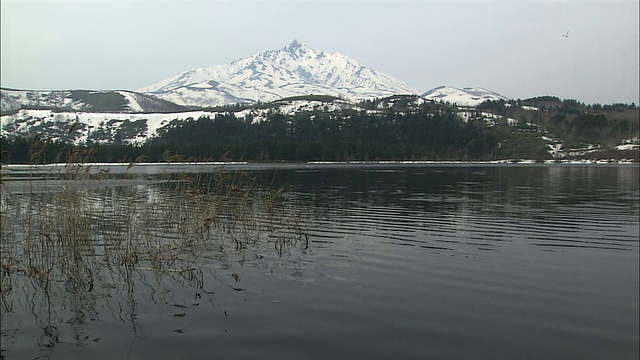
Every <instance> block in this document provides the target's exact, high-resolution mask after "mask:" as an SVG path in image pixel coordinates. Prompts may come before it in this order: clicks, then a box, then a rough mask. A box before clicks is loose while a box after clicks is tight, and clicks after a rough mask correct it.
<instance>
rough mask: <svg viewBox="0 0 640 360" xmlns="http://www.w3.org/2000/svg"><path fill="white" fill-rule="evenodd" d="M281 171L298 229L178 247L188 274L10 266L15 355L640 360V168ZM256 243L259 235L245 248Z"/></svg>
mask: <svg viewBox="0 0 640 360" xmlns="http://www.w3.org/2000/svg"><path fill="white" fill-rule="evenodd" d="M261 179H263V181H265V183H268V185H269V186H270V188H272V189H277V188H278V187H279V186H280V185H284V191H283V192H282V194H281V195H280V196H281V197H280V198H279V200H278V203H277V206H276V207H275V208H274V209H271V210H270V211H272V212H270V214H271V216H275V217H278V218H281V219H286V221H284V222H283V224H284V225H282V224H280V227H279V230H277V231H275V230H273V229H271V230H269V224H268V221H267V220H261V221H259V222H260V223H261V224H262V225H264V227H262V226H252V227H251V228H250V229H245V230H233V229H239V228H231V227H230V225H229V227H224V228H223V229H222V231H221V233H222V234H227V235H226V237H224V236H221V238H220V240H217V241H213V242H211V241H210V240H209V242H203V243H200V244H199V245H194V246H192V247H185V248H184V249H182V248H178V247H176V248H175V249H172V250H171V251H173V254H174V256H175V257H176V258H177V259H178V261H177V262H178V263H179V264H180V265H179V266H177V265H176V266H175V267H173V268H171V267H169V268H167V267H164V268H163V269H165V271H158V269H154V268H152V267H150V266H148V265H145V266H140V264H141V263H137V264H138V265H136V266H126V265H123V266H118V265H117V262H105V261H104V260H103V257H104V256H106V255H105V254H108V251H107V250H104V252H102V251H103V250H99V248H105V249H106V248H107V245H105V244H106V243H107V240H106V237H105V236H103V237H96V238H95V239H94V240H92V241H93V242H95V243H96V244H95V245H96V247H95V248H93V247H91V246H92V244H88V245H86V246H87V248H86V249H89V248H90V249H91V250H90V251H89V250H87V251H83V252H82V253H83V254H84V256H85V257H84V258H83V260H78V261H84V263H83V265H82V267H79V269H80V270H78V271H75V272H74V271H72V269H73V267H72V266H71V265H65V266H66V267H64V266H62V268H63V270H60V272H59V275H57V276H55V277H52V278H46V277H44V276H41V275H38V274H37V273H36V271H35V270H33V271H31V270H29V269H31V268H29V267H26V268H25V269H26V270H24V271H21V272H18V271H15V272H13V273H10V271H9V270H7V269H5V268H3V272H4V275H3V290H4V291H3V294H2V301H3V302H2V356H3V358H4V359H35V358H53V359H70V358H74V359H85V358H91V359H124V358H128V359H176V358H194V359H256V358H260V359H376V358H380V359H388V358H398V359H407V358H415V359H637V358H638V355H639V344H640V335H639V326H640V325H639V314H640V312H639V285H638V283H639V242H640V240H639V215H640V191H639V189H638V182H639V176H638V167H637V166H594V165H591V166H581V165H571V166H552V165H543V166H513V165H512V166H509V165H501V166H486V167H482V166H473V167H464V166H425V167H404V168H403V167H398V168H388V167H385V168H381V169H369V168H368V169H315V170H314V169H302V168H301V169H297V170H292V169H287V170H283V171H276V172H273V171H265V172H263V173H262V174H261ZM163 186H165V185H164V184H149V185H145V184H137V185H135V186H128V187H122V188H119V187H116V188H113V187H108V188H105V189H99V188H92V189H90V190H87V192H88V194H89V197H90V199H91V201H88V202H86V204H89V205H87V206H89V207H91V206H93V207H95V209H98V210H99V211H103V213H104V215H102V216H104V217H107V218H110V217H113V219H111V220H110V221H112V222H113V223H114V224H117V223H118V219H119V218H118V216H122V213H121V212H118V210H117V209H118V206H120V205H119V204H120V203H121V202H124V203H127V202H128V203H130V204H131V203H133V204H138V203H140V204H144V203H149V202H151V201H152V199H157V198H162V196H163V192H162V191H161V189H162V187H163ZM34 196H35V195H34ZM38 196H40V197H42V196H44V195H42V194H40V195H38ZM269 196H273V193H272V194H266V195H264V197H265V198H269ZM30 199H31V198H30V197H29V196H27V195H23V196H21V197H19V199H16V198H15V197H6V196H5V197H3V203H2V211H3V212H2V215H3V228H4V229H3V233H2V235H3V239H2V240H3V244H2V246H3V257H4V259H3V261H5V260H6V259H7V258H8V257H12V258H11V260H12V261H13V260H14V259H13V258H15V257H18V256H19V254H20V252H19V251H15V248H16V247H17V248H21V247H22V246H23V245H20V244H19V243H18V242H19V240H17V239H19V238H20V236H18V235H17V232H12V231H11V230H10V229H11V224H13V222H12V221H15V219H14V220H11V217H16V216H17V215H16V214H20V213H19V212H17V210H16V208H17V207H19V205H17V204H23V202H29V201H34V200H30ZM42 201H43V203H42V204H44V205H39V206H40V208H42V209H48V208H47V206H50V205H47V204H48V203H47V202H46V200H42ZM153 201H155V200H153ZM169 201H175V200H171V199H169ZM90 204H93V205H90ZM159 204H164V203H162V202H160V203H159ZM20 206H22V205H20ZM162 206H165V205H158V208H162ZM100 209H102V210H100ZM104 209H107V210H104ZM43 211H47V210H43ZM154 214H155V213H154ZM135 216H136V219H138V218H140V219H141V218H142V217H141V216H138V215H137V214H136V215H135ZM153 216H155V215H152V217H153ZM293 223H295V224H294V225H295V226H294V225H292V224H293ZM115 226H116V225H114V228H115ZM148 226H151V227H154V226H156V227H158V228H159V229H162V225H161V224H158V223H155V222H150V225H148ZM22 228H24V227H22ZM16 231H17V230H16ZM96 231H97V230H96ZM163 232H164V233H166V234H165V235H166V236H167V237H171V236H174V235H171V234H170V231H169V230H166V231H165V230H162V231H160V234H162V233H163ZM241 232H242V233H243V234H245V235H246V236H248V237H249V238H251V239H253V240H251V241H247V242H245V243H242V241H240V243H242V244H241V246H238V241H237V239H236V240H234V239H235V238H234V237H238V238H239V237H240V236H241V235H240V233H241ZM178 233H179V231H178ZM127 234H128V235H127V239H129V240H130V239H131V237H134V238H136V234H135V233H134V234H131V233H127ZM158 236H161V235H158ZM140 238H142V237H140ZM92 239H93V238H92ZM101 239H102V240H101ZM292 239H293V240H295V241H292ZM285 240H286V241H285ZM43 241H46V239H45V240H43ZM152 241H155V240H152ZM33 246H44V245H38V244H34V245H33ZM100 246H102V247H100ZM87 256H88V257H89V260H87ZM56 259H58V260H56ZM68 259H69V258H68V257H61V258H56V257H54V258H47V259H46V261H48V262H51V263H52V265H51V266H50V268H56V266H61V265H60V263H59V262H56V261H63V260H64V261H69V260H68ZM72 259H75V258H74V257H72ZM6 261H8V260H6ZM25 261H26V260H25ZM29 261H34V260H29ZM39 261H44V260H42V259H41V260H39ZM72 262H73V261H72ZM123 263H124V262H123ZM114 264H116V265H114ZM174 264H175V262H174ZM63 265H64V264H63ZM33 268H34V269H35V266H34V267H33ZM65 269H66V270H65ZM70 269H71V270H70ZM7 274H10V275H7ZM74 274H75V275H74ZM87 274H90V275H87ZM87 277H90V278H91V281H90V282H82V281H78V279H85V278H87ZM43 279H49V280H43ZM88 283H90V284H91V285H90V286H88V285H87V284H88ZM7 284H10V285H11V286H10V287H8V286H7ZM7 289H8V290H7Z"/></svg>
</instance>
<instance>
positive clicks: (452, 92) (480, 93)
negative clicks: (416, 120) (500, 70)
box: [422, 86, 507, 107]
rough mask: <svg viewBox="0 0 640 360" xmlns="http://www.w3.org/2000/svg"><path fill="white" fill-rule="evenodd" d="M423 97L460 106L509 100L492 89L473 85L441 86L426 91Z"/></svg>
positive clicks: (473, 105)
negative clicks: (472, 86) (462, 86)
mask: <svg viewBox="0 0 640 360" xmlns="http://www.w3.org/2000/svg"><path fill="white" fill-rule="evenodd" d="M422 97H423V98H425V99H427V100H433V101H442V102H446V103H450V104H456V105H458V106H470V107H475V106H478V105H480V104H481V103H482V102H484V101H487V100H492V101H497V100H507V97H505V96H502V95H500V94H497V93H495V92H493V91H490V90H486V89H482V88H471V87H466V88H463V89H459V88H455V87H452V86H439V87H437V88H434V89H431V90H429V91H427V92H425V93H424V94H422Z"/></svg>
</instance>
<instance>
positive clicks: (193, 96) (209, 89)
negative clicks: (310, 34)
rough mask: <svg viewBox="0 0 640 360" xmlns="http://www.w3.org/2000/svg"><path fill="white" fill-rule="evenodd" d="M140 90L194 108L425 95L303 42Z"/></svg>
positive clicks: (207, 68) (383, 75)
mask: <svg viewBox="0 0 640 360" xmlns="http://www.w3.org/2000/svg"><path fill="white" fill-rule="evenodd" d="M137 91H138V92H142V93H146V94H149V95H154V96H157V97H159V98H162V99H164V100H168V101H171V102H174V103H176V104H180V105H193V106H216V105H223V104H234V103H254V102H257V101H262V102H266V101H272V100H276V99H280V98H284V97H289V96H296V95H309V94H317V95H333V96H339V97H343V98H346V99H348V100H361V99H367V98H373V97H386V96H390V95H394V94H419V93H420V91H418V90H417V89H413V88H411V87H409V86H408V85H407V84H405V83H404V82H401V81H399V80H396V79H394V78H392V77H390V76H388V75H385V74H383V73H380V72H377V71H375V70H373V69H371V68H369V67H366V66H364V65H361V64H359V63H358V62H357V61H355V60H353V59H351V58H350V57H348V56H345V55H342V54H339V53H337V52H334V53H331V54H329V53H326V52H323V51H317V50H314V49H311V48H309V47H307V46H306V45H304V44H302V43H301V42H299V41H297V40H294V41H293V42H292V43H291V44H290V45H289V46H287V47H284V48H282V49H278V50H268V51H265V52H261V53H257V54H254V55H251V56H249V57H247V58H244V59H240V60H236V61H234V62H232V63H230V64H225V65H216V66H210V67H199V68H195V69H191V70H188V71H185V72H183V73H181V74H178V75H176V76H174V77H172V78H169V79H166V80H162V81H159V82H157V83H155V84H151V85H149V86H145V87H143V88H140V89H138V90H137Z"/></svg>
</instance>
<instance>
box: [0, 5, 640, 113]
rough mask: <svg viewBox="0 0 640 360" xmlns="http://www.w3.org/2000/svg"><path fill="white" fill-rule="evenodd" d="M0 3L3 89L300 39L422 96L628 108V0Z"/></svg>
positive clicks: (59, 85) (224, 58) (172, 68)
mask: <svg viewBox="0 0 640 360" xmlns="http://www.w3.org/2000/svg"><path fill="white" fill-rule="evenodd" d="M0 4H1V22H0V24H1V30H2V32H1V37H2V39H1V40H2V41H1V43H0V44H1V49H2V53H1V63H0V66H1V85H2V87H9V88H18V89H46V90H54V89H80V88H82V89H129V90H135V89H137V88H140V87H142V86H145V85H149V84H151V83H154V82H156V81H159V80H162V79H165V78H168V77H171V76H173V75H176V74H178V73H181V72H183V71H186V70H189V69H191V68H194V67H198V66H210V65H219V64H225V63H229V62H231V61H233V60H237V59H240V58H243V57H246V56H249V55H251V54H253V53H257V52H262V51H265V50H269V49H277V48H282V47H284V46H286V45H288V44H289V43H291V41H292V40H293V39H299V40H300V41H301V42H303V43H304V44H306V45H307V46H309V47H311V48H314V49H316V50H323V51H328V52H334V51H337V52H340V53H342V54H345V55H347V56H350V57H352V58H354V59H355V60H357V61H359V62H360V63H362V64H364V65H366V66H369V67H371V68H373V69H375V70H378V71H381V72H383V73H386V74H388V75H390V76H393V77H395V78H397V79H399V80H402V81H404V82H406V83H408V84H409V85H410V86H412V87H414V88H417V89H419V90H421V91H427V90H430V89H432V88H434V87H436V86H440V85H450V86H456V87H483V88H486V89H489V90H492V91H495V92H497V93H500V94H502V95H505V96H507V97H510V98H514V99H517V98H520V99H525V98H528V97H533V96H540V95H554V96H558V97H560V98H563V99H566V98H572V99H577V100H579V101H582V102H585V103H601V104H606V103H613V102H625V103H631V102H635V103H636V104H638V103H639V80H638V79H639V76H640V75H639V65H638V64H639V62H640V59H639V41H640V40H639V35H638V26H639V20H638V18H639V7H638V0H613V1H612V0H607V1H585V0H560V1H557V0H556V1H551V0H548V1H543V0H531V1H520V0H502V1H497V0H477V1H472V0H467V1H444V0H442V1H435V0H422V1H419V0H416V1H406V2H398V1H393V2H391V1H351V2H348V1H347V2H345V1H318V2H309V1H257V0H255V1H204V0H201V1H193V2H188V1H177V0H175V1H157V0H156V1H151V0H127V1H120V0H103V1H91V0H85V1H80V0H76V1H68V0H46V1H45V0H41V1H34V0H19V1H18V0H2V2H1V3H0ZM567 31H568V32H569V34H568V37H566V38H565V37H563V36H562V34H565V33H567Z"/></svg>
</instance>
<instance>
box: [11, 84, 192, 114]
mask: <svg viewBox="0 0 640 360" xmlns="http://www.w3.org/2000/svg"><path fill="white" fill-rule="evenodd" d="M19 109H56V110H67V111H71V110H75V111H89V112H119V113H132V112H171V111H183V110H184V108H183V107H182V106H178V105H176V104H173V103H170V102H168V101H166V100H162V99H158V98H154V97H152V96H149V95H145V94H139V93H135V92H132V91H126V90H106V91H93V90H91V91H90V90H65V91H39V90H13V89H0V110H1V111H2V113H3V114H4V113H7V112H12V111H17V110H19Z"/></svg>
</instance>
